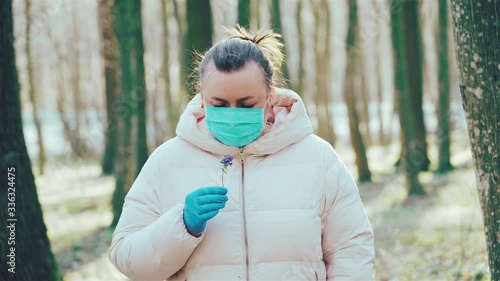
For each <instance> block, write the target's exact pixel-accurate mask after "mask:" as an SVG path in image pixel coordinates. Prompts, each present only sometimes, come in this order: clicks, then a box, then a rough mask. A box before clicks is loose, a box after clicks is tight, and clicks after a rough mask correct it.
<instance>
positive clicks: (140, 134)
mask: <svg viewBox="0 0 500 281" xmlns="http://www.w3.org/2000/svg"><path fill="white" fill-rule="evenodd" d="M133 9H134V12H133V13H131V16H132V17H131V18H130V21H131V23H130V24H131V25H130V28H131V30H133V33H132V34H131V40H132V42H133V46H132V49H131V53H130V54H131V59H132V64H131V66H132V68H131V69H132V73H133V75H134V77H133V79H134V81H135V85H134V88H133V89H134V90H133V95H134V100H135V101H136V104H137V135H135V137H136V138H137V148H136V149H137V151H136V153H137V156H136V160H137V169H136V174H135V175H136V176H137V175H139V172H140V171H141V168H142V166H143V165H144V163H146V160H148V156H149V155H148V139H147V132H146V104H147V103H146V97H147V89H146V80H145V69H144V42H143V38H142V13H141V11H142V9H141V0H134V1H133Z"/></svg>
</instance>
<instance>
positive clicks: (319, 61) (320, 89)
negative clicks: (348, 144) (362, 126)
mask: <svg viewBox="0 0 500 281" xmlns="http://www.w3.org/2000/svg"><path fill="white" fill-rule="evenodd" d="M313 5H315V6H314V7H313V10H314V13H315V15H316V16H315V17H316V31H315V34H314V36H315V37H314V42H315V47H316V50H315V53H314V54H315V62H316V93H314V98H315V103H316V105H315V106H316V116H317V119H318V135H319V136H320V137H322V138H323V139H325V140H326V141H328V142H329V143H331V144H332V145H334V144H335V141H336V137H335V131H334V128H333V121H332V114H331V113H330V103H331V102H330V89H331V88H330V86H331V81H330V58H331V47H330V39H329V38H330V11H329V9H328V2H327V1H325V0H321V1H318V2H315V3H313ZM325 38H327V40H325Z"/></svg>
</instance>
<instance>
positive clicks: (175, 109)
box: [161, 0, 180, 138]
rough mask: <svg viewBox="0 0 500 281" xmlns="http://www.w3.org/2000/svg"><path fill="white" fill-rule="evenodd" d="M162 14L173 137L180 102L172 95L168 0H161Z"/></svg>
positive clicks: (164, 55)
mask: <svg viewBox="0 0 500 281" xmlns="http://www.w3.org/2000/svg"><path fill="white" fill-rule="evenodd" d="M161 16H162V24H163V46H164V47H163V52H164V53H163V65H162V73H163V78H164V80H165V106H166V110H167V122H168V133H167V134H168V137H169V138H173V137H174V136H175V129H176V127H177V122H178V121H179V116H180V114H179V104H177V102H176V101H175V99H174V97H173V96H172V91H171V87H170V54H169V40H168V38H169V33H168V14H167V1H166V0H162V1H161Z"/></svg>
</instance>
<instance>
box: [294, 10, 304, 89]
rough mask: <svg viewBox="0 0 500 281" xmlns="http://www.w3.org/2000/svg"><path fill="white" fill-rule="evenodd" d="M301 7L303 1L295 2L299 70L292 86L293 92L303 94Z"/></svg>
mask: <svg viewBox="0 0 500 281" xmlns="http://www.w3.org/2000/svg"><path fill="white" fill-rule="evenodd" d="M302 7H303V2H302V1H298V2H297V7H296V9H295V22H296V23H297V40H298V41H299V42H298V43H299V44H298V45H299V65H298V67H299V71H298V75H297V76H298V77H297V80H296V82H295V85H294V88H295V92H297V93H298V94H299V95H303V94H304V79H305V75H306V73H305V65H304V64H305V62H304V59H305V51H306V48H305V42H304V34H303V33H304V32H303V26H302V24H303V21H302Z"/></svg>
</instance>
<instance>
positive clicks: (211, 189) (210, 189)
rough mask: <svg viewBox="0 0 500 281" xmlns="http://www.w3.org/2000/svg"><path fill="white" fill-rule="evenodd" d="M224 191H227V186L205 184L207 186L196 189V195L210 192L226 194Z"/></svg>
mask: <svg viewBox="0 0 500 281" xmlns="http://www.w3.org/2000/svg"><path fill="white" fill-rule="evenodd" d="M226 193H227V188H225V187H222V186H207V187H202V188H200V189H198V190H197V191H196V195H198V196H203V195H210V194H214V195H215V194H221V195H226Z"/></svg>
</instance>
